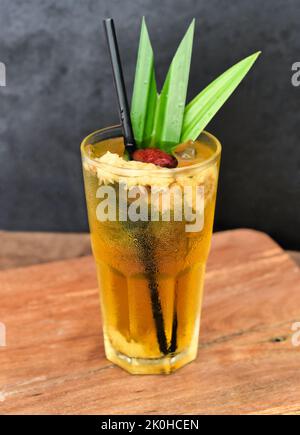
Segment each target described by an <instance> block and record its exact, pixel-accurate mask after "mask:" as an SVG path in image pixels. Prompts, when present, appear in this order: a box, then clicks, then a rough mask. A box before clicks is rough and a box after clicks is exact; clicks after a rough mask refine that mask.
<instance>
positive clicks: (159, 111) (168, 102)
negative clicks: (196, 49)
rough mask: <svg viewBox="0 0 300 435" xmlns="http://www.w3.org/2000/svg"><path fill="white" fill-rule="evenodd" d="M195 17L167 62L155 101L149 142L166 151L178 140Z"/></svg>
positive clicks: (187, 79)
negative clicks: (164, 77)
mask: <svg viewBox="0 0 300 435" xmlns="http://www.w3.org/2000/svg"><path fill="white" fill-rule="evenodd" d="M194 29H195V20H193V21H192V23H191V24H190V26H189V28H188V30H187V32H186V34H185V36H184V38H183V39H182V41H181V43H180V45H179V47H178V49H177V51H176V53H175V56H174V58H173V60H172V63H171V65H170V68H169V71H168V74H167V77H166V80H165V83H164V86H163V89H162V92H161V94H160V96H159V98H158V100H157V102H156V113H155V121H154V128H153V132H152V146H156V147H160V148H162V149H164V150H165V151H169V150H170V149H171V148H172V147H173V146H174V145H175V144H178V143H179V141H180V137H181V129H182V122H183V115H184V108H185V102H186V94H187V87H188V81H189V73H190V65H191V56H192V49H193V39H194Z"/></svg>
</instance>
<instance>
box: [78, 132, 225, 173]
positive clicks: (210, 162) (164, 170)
mask: <svg viewBox="0 0 300 435" xmlns="http://www.w3.org/2000/svg"><path fill="white" fill-rule="evenodd" d="M121 128H122V127H121V125H113V126H110V127H104V128H101V129H99V130H95V131H93V132H92V133H90V134H89V135H88V136H86V137H85V138H84V139H83V140H82V142H81V145H80V149H81V153H82V157H83V159H84V161H85V162H87V163H88V164H89V165H92V166H95V167H97V168H99V169H106V170H109V171H111V172H112V173H114V174H118V175H123V176H129V175H130V176H133V177H134V176H141V175H143V174H146V173H147V175H150V174H151V175H160V176H172V175H179V174H181V173H185V172H187V171H191V170H192V171H193V170H204V169H207V168H208V167H210V166H212V165H213V164H214V163H216V162H217V161H218V158H219V156H220V154H221V150H222V146H221V143H220V141H219V139H218V138H216V136H214V135H213V134H211V133H209V132H208V131H206V130H203V132H202V133H201V134H204V135H205V136H206V137H207V138H209V139H210V140H212V141H213V142H214V144H215V145H216V150H215V152H214V154H213V155H212V156H211V157H209V158H208V159H207V160H204V161H203V162H199V163H195V164H193V165H187V166H182V167H180V168H157V169H156V168H155V169H150V170H149V168H124V167H120V166H116V165H112V164H109V163H102V162H99V161H96V160H95V159H94V158H92V157H90V156H88V155H87V153H86V151H85V147H86V146H87V145H91V143H90V142H89V141H90V139H91V138H92V137H94V136H95V135H99V134H101V133H104V134H105V133H108V132H109V131H116V130H119V131H120V133H121ZM201 134H200V135H199V137H200V136H201ZM120 136H122V133H121V134H120ZM115 137H119V136H115ZM112 138H113V137H112ZM108 139H109V138H107V139H103V140H108ZM100 141H101V140H100Z"/></svg>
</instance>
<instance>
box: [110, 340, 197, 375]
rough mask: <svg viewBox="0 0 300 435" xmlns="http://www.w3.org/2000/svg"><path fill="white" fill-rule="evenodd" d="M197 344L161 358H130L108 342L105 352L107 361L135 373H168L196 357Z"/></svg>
mask: <svg viewBox="0 0 300 435" xmlns="http://www.w3.org/2000/svg"><path fill="white" fill-rule="evenodd" d="M197 350H198V349H197V345H195V346H192V347H191V348H190V349H188V350H186V351H183V352H180V353H176V354H170V355H167V356H164V357H161V358H132V357H129V356H127V355H124V354H123V353H121V352H118V351H116V350H115V349H114V348H113V347H112V346H111V344H110V343H107V342H106V343H105V354H106V357H107V359H108V360H109V361H111V362H113V363H114V364H116V365H117V366H119V367H121V368H122V369H124V370H126V371H127V372H129V373H131V374H135V375H159V374H165V375H167V374H170V373H173V372H174V371H175V370H178V369H179V368H181V367H183V366H185V365H186V364H188V363H190V362H191V361H193V360H194V359H195V358H196V357H197Z"/></svg>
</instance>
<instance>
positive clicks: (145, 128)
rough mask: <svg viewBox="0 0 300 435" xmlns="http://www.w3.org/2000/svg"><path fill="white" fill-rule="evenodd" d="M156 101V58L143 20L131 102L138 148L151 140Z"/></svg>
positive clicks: (133, 126) (132, 119) (132, 120)
mask: <svg viewBox="0 0 300 435" xmlns="http://www.w3.org/2000/svg"><path fill="white" fill-rule="evenodd" d="M156 99H157V89H156V81H155V72H154V56H153V50H152V46H151V42H150V38H149V34H148V30H147V26H146V22H145V19H144V18H143V22H142V28H141V36H140V43H139V50H138V59H137V65H136V72H135V79H134V87H133V96H132V102H131V122H132V128H133V132H134V137H135V140H136V143H137V146H138V147H142V146H143V145H144V142H145V141H149V140H150V137H151V134H152V129H153V123H154V116H155V107H156Z"/></svg>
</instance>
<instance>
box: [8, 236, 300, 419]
mask: <svg viewBox="0 0 300 435" xmlns="http://www.w3.org/2000/svg"><path fill="white" fill-rule="evenodd" d="M299 284H300V280H299V269H298V267H297V266H296V264H295V263H294V262H293V261H292V260H291V259H290V258H289V256H288V255H287V254H286V253H285V252H284V251H282V250H281V248H280V247H279V246H278V245H276V244H275V243H274V242H273V241H272V240H271V239H270V238H269V237H268V236H266V235H264V234H262V233H259V232H255V231H250V230H236V231H228V232H225V233H217V234H216V235H215V236H214V238H213V246H212V252H211V255H210V260H209V265H208V271H207V276H206V284H205V298H204V308H203V314H202V326H201V333H200V343H199V355H198V358H197V360H196V361H195V362H193V363H191V364H189V365H188V366H186V367H184V368H182V369H180V370H179V371H178V372H176V373H174V374H172V375H169V376H132V375H129V374H127V373H126V372H125V371H123V370H122V369H120V368H118V367H115V366H114V365H113V364H111V363H110V362H109V361H107V360H106V359H105V356H104V349H103V339H102V333H101V318H100V314H99V304H98V294H97V284H96V276H95V267H94V263H93V259H92V258H91V257H83V258H79V259H74V260H66V261H61V262H54V263H49V264H44V265H38V266H30V267H26V268H19V269H11V270H7V271H3V272H1V273H0V297H1V304H0V321H1V322H2V323H3V324H5V326H6V332H7V343H6V344H7V346H6V347H2V348H0V367H1V369H0V413H1V414H42V413H43V414H71V413H78V414H130V413H133V414H239V413H243V414H251V413H254V414H257V413H258V414H293V413H300V378H299V368H300V346H299V347H296V346H293V344H292V334H293V332H292V325H293V324H294V323H295V322H300V291H299ZM299 341H300V339H299Z"/></svg>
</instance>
